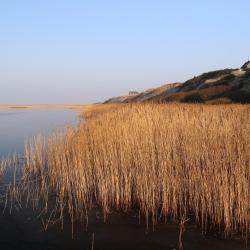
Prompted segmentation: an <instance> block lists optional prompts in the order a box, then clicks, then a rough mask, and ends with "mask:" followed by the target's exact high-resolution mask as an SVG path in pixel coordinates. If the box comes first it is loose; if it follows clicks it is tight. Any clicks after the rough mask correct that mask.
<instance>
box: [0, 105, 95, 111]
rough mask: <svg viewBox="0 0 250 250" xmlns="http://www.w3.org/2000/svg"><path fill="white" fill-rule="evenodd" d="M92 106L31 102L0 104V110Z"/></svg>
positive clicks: (81, 107)
mask: <svg viewBox="0 0 250 250" xmlns="http://www.w3.org/2000/svg"><path fill="white" fill-rule="evenodd" d="M91 106H93V104H76V105H67V104H32V105H0V110H10V109H76V110H85V109H88V108H90V107H91Z"/></svg>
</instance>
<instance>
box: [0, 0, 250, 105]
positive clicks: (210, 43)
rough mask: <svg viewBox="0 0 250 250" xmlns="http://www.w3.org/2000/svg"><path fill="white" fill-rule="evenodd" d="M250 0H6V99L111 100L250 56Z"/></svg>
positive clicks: (1, 55) (0, 58) (1, 20)
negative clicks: (111, 98)
mask: <svg viewBox="0 0 250 250" xmlns="http://www.w3.org/2000/svg"><path fill="white" fill-rule="evenodd" d="M249 10H250V1H249V0H238V1H233V0H203V1H201V0H175V1H170V0H151V1H149V0H123V1H122V0H112V1H111V0H67V1H66V0H22V1H20V0H0V104H39V103H64V104H80V103H93V102H100V101H104V100H106V99H107V98H109V97H112V96H118V95H123V94H126V93H127V92H129V91H132V90H134V91H142V90H145V89H148V88H152V87H157V86H160V85H162V84H165V83H171V82H181V81H185V80H187V79H189V78H191V77H193V76H194V75H198V74H200V73H203V72H208V71H211V70H216V69H222V68H237V67H240V66H241V65H242V64H243V63H244V62H245V61H246V60H247V58H248V57H249V56H250V28H249V27H250V18H249Z"/></svg>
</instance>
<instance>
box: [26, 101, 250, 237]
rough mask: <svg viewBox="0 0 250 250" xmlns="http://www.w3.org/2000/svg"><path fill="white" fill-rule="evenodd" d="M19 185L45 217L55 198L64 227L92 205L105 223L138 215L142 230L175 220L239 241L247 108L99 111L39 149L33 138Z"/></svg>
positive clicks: (249, 119)
mask: <svg viewBox="0 0 250 250" xmlns="http://www.w3.org/2000/svg"><path fill="white" fill-rule="evenodd" d="M23 179H24V180H25V182H24V183H29V185H24V186H25V188H26V191H27V190H28V192H27V193H29V198H30V200H31V199H32V200H33V201H34V200H35V201H36V200H38V199H40V200H41V199H42V200H43V201H44V202H45V207H46V208H47V204H48V201H49V194H50V193H51V192H53V193H54V194H56V203H55V204H56V205H55V207H56V209H57V213H58V212H59V214H60V217H61V219H62V221H63V216H64V214H65V212H68V214H69V215H70V216H71V219H72V222H73V221H74V220H75V219H80V220H81V219H83V218H87V211H88V210H89V209H90V208H91V204H92V203H93V202H96V203H97V204H99V205H100V206H101V207H102V209H103V213H104V218H106V216H107V214H108V213H109V211H110V209H118V210H125V211H127V210H129V209H134V208H138V209H139V211H140V213H141V214H143V215H144V216H145V218H146V221H147V223H149V221H152V222H153V224H155V223H157V221H159V220H160V219H161V218H164V219H168V218H177V217H179V218H180V217H183V218H192V219H194V220H195V221H196V222H197V223H198V224H200V225H201V226H202V229H203V230H206V229H207V227H208V226H209V227H213V228H220V230H221V231H223V232H224V234H225V235H226V236H229V235H230V234H232V233H234V232H239V231H240V232H242V233H246V234H247V233H248V232H249V229H250V214H249V213H250V107H249V106H243V105H228V106H223V105H220V106H209V105H186V104H169V105H163V104H127V105H117V106H99V107H98V108H97V109H96V110H92V111H89V112H88V113H87V115H86V119H85V120H84V121H83V122H81V124H80V125H79V127H78V128H68V129H67V130H66V132H64V133H63V132H62V133H60V132H58V133H55V134H54V135H52V136H51V137H50V138H49V141H48V145H47V147H45V146H44V143H43V141H42V140H41V138H40V139H38V141H35V142H34V143H33V144H31V145H30V147H27V150H26V163H25V174H24V177H23ZM29 180H33V182H29ZM34 180H35V181H34ZM30 183H32V185H31V186H30ZM34 197H36V199H34Z"/></svg>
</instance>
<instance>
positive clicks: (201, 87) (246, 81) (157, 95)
mask: <svg viewBox="0 0 250 250" xmlns="http://www.w3.org/2000/svg"><path fill="white" fill-rule="evenodd" d="M145 101H152V102H189V103H190V102H191V103H197V102H198V103H211V104H217V103H235V102H236V103H250V62H246V63H245V64H244V65H243V66H242V68H240V69H223V70H217V71H212V72H208V73H204V74H202V75H200V76H197V77H194V78H192V79H190V80H188V81H186V82H184V83H173V84H165V85H163V86H161V87H159V88H155V89H151V90H147V91H145V92H142V93H139V94H136V95H128V96H120V97H115V98H111V99H109V100H107V101H106V102H104V103H128V102H145Z"/></svg>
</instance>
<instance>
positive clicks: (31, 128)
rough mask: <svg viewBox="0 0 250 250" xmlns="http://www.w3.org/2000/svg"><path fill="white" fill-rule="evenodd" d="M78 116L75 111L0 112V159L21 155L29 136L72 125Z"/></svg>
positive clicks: (45, 133)
mask: <svg viewBox="0 0 250 250" xmlns="http://www.w3.org/2000/svg"><path fill="white" fill-rule="evenodd" d="M78 114H79V112H78V111H75V110H52V109H51V110H0V157H1V156H7V155H9V154H12V153H18V154H22V153H23V150H24V142H25V140H26V139H28V138H29V137H30V136H34V135H36V134H38V133H43V134H44V135H47V134H48V133H49V132H51V131H53V130H54V129H56V128H62V127H64V126H65V125H67V124H72V125H74V124H76V123H77V121H78Z"/></svg>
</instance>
